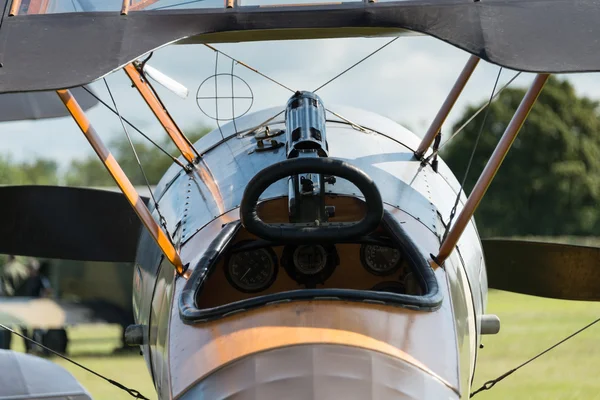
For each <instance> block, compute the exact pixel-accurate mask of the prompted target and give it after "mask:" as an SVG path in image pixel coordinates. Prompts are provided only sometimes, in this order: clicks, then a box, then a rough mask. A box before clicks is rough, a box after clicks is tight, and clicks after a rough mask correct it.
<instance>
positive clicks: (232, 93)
mask: <svg viewBox="0 0 600 400" xmlns="http://www.w3.org/2000/svg"><path fill="white" fill-rule="evenodd" d="M234 67H235V60H231V117H232V118H233V130H234V131H235V133H236V134H237V133H238V130H237V124H236V123H235V98H234V96H235V93H234V91H233V68H234ZM215 79H217V78H216V77H215Z"/></svg>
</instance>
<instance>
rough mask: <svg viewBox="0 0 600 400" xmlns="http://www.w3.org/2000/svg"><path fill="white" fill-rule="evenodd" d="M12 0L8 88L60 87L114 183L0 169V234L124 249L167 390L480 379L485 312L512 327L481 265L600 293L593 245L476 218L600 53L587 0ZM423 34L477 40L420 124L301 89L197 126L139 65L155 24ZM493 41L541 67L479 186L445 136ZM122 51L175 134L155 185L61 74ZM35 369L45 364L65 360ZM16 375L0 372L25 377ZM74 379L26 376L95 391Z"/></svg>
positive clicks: (597, 6) (304, 34)
mask: <svg viewBox="0 0 600 400" xmlns="http://www.w3.org/2000/svg"><path fill="white" fill-rule="evenodd" d="M0 10H4V14H3V15H2V20H1V25H0V93H24V92H48V91H55V92H56V93H57V96H58V98H59V99H60V100H61V101H62V103H64V106H65V109H66V110H67V111H68V113H69V114H70V115H71V116H72V117H73V120H74V122H75V123H76V124H77V125H78V126H79V128H80V129H81V131H82V133H83V134H84V136H85V137H86V139H87V140H88V141H89V143H90V145H91V146H92V148H93V149H94V151H95V152H96V153H97V155H98V157H99V158H100V160H101V161H102V162H103V163H104V165H105V167H106V169H107V171H108V172H109V173H110V174H111V176H112V177H113V178H114V180H115V182H116V184H117V185H118V186H119V188H120V189H121V191H122V193H120V194H119V193H110V194H109V193H105V192H100V191H94V190H89V189H74V188H49V187H33V188H29V189H28V191H27V193H22V192H20V194H19V195H15V194H14V193H17V191H15V190H12V192H11V189H10V188H8V189H5V188H0V192H1V193H2V194H1V195H0V202H6V203H7V204H10V205H11V208H10V209H7V208H6V207H2V212H3V219H4V220H5V221H8V222H4V223H3V224H2V226H0V252H3V253H11V254H22V255H29V256H36V257H51V258H64V259H76V260H90V261H122V262H132V261H133V262H134V263H135V268H134V277H133V283H132V284H133V308H134V314H135V324H132V325H131V326H129V327H128V329H127V332H126V340H127V342H128V344H130V345H133V346H139V347H140V349H141V351H142V354H143V356H144V358H145V361H146V364H147V367H148V370H149V372H150V374H151V375H152V379H153V382H154V385H155V388H156V392H157V395H158V397H159V398H161V399H167V398H176V399H192V398H208V399H230V398H236V399H257V398H260V399H281V398H286V399H333V398H348V399H438V398H439V399H441V398H443V399H459V398H469V397H470V395H471V392H472V388H471V384H472V378H473V374H474V371H475V365H476V360H477V352H478V348H479V345H480V343H481V335H484V334H494V333H497V332H498V331H499V320H498V319H497V318H496V317H495V316H493V315H488V314H486V301H487V290H488V287H492V288H498V289H503V290H510V291H515V292H519V293H526V294H533V295H538V296H545V297H554V298H561V299H580V300H582V299H585V300H598V290H597V288H598V284H599V283H600V275H599V272H598V270H597V269H596V268H595V267H594V266H595V265H596V263H597V256H598V252H597V250H596V249H590V248H585V247H576V246H562V245H556V244H540V243H535V242H522V241H508V240H484V241H482V240H481V239H480V237H479V235H478V233H477V228H476V225H475V221H474V219H473V214H474V212H475V210H476V209H477V206H478V204H479V203H480V202H481V201H482V199H483V197H484V194H485V192H486V190H487V188H488V187H489V185H490V183H491V182H492V180H493V178H494V175H495V174H496V172H497V171H498V169H499V168H500V166H501V164H502V161H503V159H504V157H505V155H506V154H507V152H508V151H509V149H510V147H511V144H512V143H513V141H514V140H515V138H516V136H517V134H518V132H519V129H520V127H521V126H522V124H523V122H524V121H525V119H526V117H527V115H528V113H529V111H530V110H531V108H532V106H533V104H534V103H535V100H536V98H537V97H538V95H539V93H540V92H541V90H542V89H543V87H544V84H545V83H546V81H547V79H548V78H549V76H550V74H552V73H576V72H587V71H598V70H600V43H599V42H598V41H595V40H590V37H594V32H595V30H597V29H598V28H597V21H598V20H599V19H600V3H599V2H597V1H594V0H582V1H578V2H575V3H573V2H569V1H564V0H522V1H513V0H494V1H466V0H443V1H442V0H430V1H421V0H414V1H371V0H367V1H347V2H324V3H314V2H310V3H307V2H304V1H300V2H299V4H283V3H282V2H278V1H277V0H248V1H244V0H226V1H225V2H222V1H214V0H204V1H174V0H139V1H132V0H124V1H121V0H119V1H117V0H112V1H108V0H102V1H100V0H98V1H95V0H85V1H84V0H79V1H73V2H70V1H58V0H55V1H52V0H28V1H27V0H12V1H11V0H0ZM415 34H421V35H429V36H432V37H435V38H437V39H439V40H442V41H445V42H447V43H449V44H450V45H453V46H455V47H457V48H459V49H462V50H464V51H466V52H468V53H470V54H471V56H470V58H469V59H468V61H467V63H466V65H465V66H464V68H463V70H462V72H461V73H460V74H459V76H458V78H457V80H456V82H455V84H454V86H453V88H452V90H451V91H450V93H449V94H448V96H447V98H446V100H445V101H444V103H443V104H442V106H441V108H440V109H439V111H438V113H437V115H436V117H435V119H434V120H433V122H432V123H431V125H430V127H429V128H428V130H427V132H426V133H425V134H424V135H422V137H420V136H419V135H416V134H415V133H413V132H411V131H409V130H408V129H406V128H404V127H402V126H401V125H399V124H397V123H395V122H393V121H391V120H389V119H387V118H384V117H382V116H380V115H378V114H376V113H373V112H369V111H365V110H358V109H353V108H348V107H344V106H335V107H334V106H333V105H330V103H329V102H328V99H327V98H325V97H323V98H321V97H320V96H319V95H317V93H316V92H317V91H318V89H317V90H312V91H309V90H302V89H303V88H298V90H296V89H294V90H292V91H291V93H290V96H289V97H288V98H287V100H286V101H285V102H282V104H281V105H280V106H279V107H275V108H270V109H266V110H262V111H257V112H253V113H248V114H246V115H243V116H240V117H237V118H233V119H232V121H230V122H229V123H227V124H223V125H222V126H221V125H219V127H218V129H215V130H214V131H212V132H211V133H209V134H208V135H206V136H204V137H203V138H202V139H200V140H199V141H198V142H196V143H191V141H189V140H188V139H187V137H186V136H185V134H184V132H183V130H182V129H180V128H179V124H178V123H177V122H176V121H175V120H174V119H173V118H172V115H171V114H170V113H169V112H168V111H167V109H166V108H165V105H164V103H163V102H162V101H161V99H160V96H159V95H158V94H157V91H156V90H155V89H154V88H153V86H152V83H151V81H150V80H149V79H148V75H150V74H151V73H150V72H149V71H150V69H149V67H150V66H149V65H147V62H148V55H150V54H151V53H152V51H154V50H156V49H158V48H160V47H162V46H166V45H172V44H195V45H214V44H219V43H232V42H249V41H270V40H292V39H293V40H296V39H316V38H341V37H376V36H391V37H395V38H397V37H399V38H400V40H402V39H401V37H402V36H406V35H415ZM393 40H396V39H393ZM480 60H485V61H487V62H490V63H493V64H496V65H499V66H502V67H505V68H509V69H513V70H518V71H526V72H534V73H535V74H536V75H535V78H534V80H533V82H532V84H531V87H530V88H529V89H528V91H527V93H526V94H525V96H524V98H523V99H522V102H521V104H520V105H519V107H518V108H517V109H516V110H515V114H514V117H513V119H512V120H511V122H510V124H508V126H506V129H505V132H504V134H503V136H502V138H501V139H500V141H499V143H498V145H497V147H496V149H495V150H494V152H493V154H492V156H491V157H490V159H489V161H488V163H487V165H486V167H485V168H484V170H483V172H482V174H481V176H480V177H479V179H478V181H477V183H476V185H475V186H474V189H473V190H472V192H471V193H469V194H468V196H467V195H466V194H465V193H464V191H463V190H462V186H461V183H460V181H459V180H458V179H457V178H456V177H455V176H454V175H453V174H452V172H451V171H450V169H449V168H448V166H447V165H446V164H445V163H444V162H443V160H442V159H440V158H439V157H438V151H439V139H440V135H441V127H442V124H443V123H444V121H445V120H446V118H447V116H448V113H449V112H450V110H451V109H452V107H453V105H454V104H455V102H456V100H457V98H458V97H459V95H460V93H461V91H462V89H463V88H464V86H465V84H466V83H467V81H468V80H469V77H470V76H471V74H472V73H473V71H474V70H475V68H476V67H477V64H478V63H479V61H480ZM315 62H316V60H315ZM119 70H123V71H124V72H125V74H126V75H127V76H128V77H129V79H130V80H131V84H132V85H133V87H135V89H136V90H137V91H138V92H139V94H140V97H141V98H142V99H143V100H144V101H145V102H146V103H147V105H148V106H149V107H150V109H151V110H152V112H153V113H154V115H155V117H156V118H157V119H158V120H159V121H160V123H161V125H162V126H163V127H164V130H165V132H166V134H167V135H168V136H169V137H170V138H171V139H172V140H173V142H174V144H175V145H176V147H177V149H178V150H179V152H180V153H181V155H180V156H179V157H178V158H176V159H174V160H173V165H172V166H171V167H170V168H169V169H168V170H167V171H166V172H165V174H164V176H163V178H162V179H161V181H160V182H159V184H158V185H157V186H156V188H155V190H154V191H153V193H152V195H151V197H150V199H149V200H148V203H147V204H146V203H145V202H144V201H143V200H142V199H141V197H140V195H139V193H138V192H137V191H136V190H135V188H134V187H133V185H132V184H131V183H130V181H129V179H128V178H127V176H126V175H125V174H124V172H123V170H122V169H121V167H120V166H119V164H118V163H117V161H116V160H115V158H114V157H113V155H112V154H111V152H110V151H109V150H108V148H107V147H106V146H105V145H104V144H103V142H102V141H101V139H100V137H99V136H98V134H97V132H96V131H95V129H94V128H93V126H92V125H91V123H90V121H89V120H88V119H87V117H86V114H85V112H84V111H83V109H82V107H81V106H80V105H79V103H78V100H77V96H76V95H74V94H73V92H72V90H71V89H72V88H76V87H82V86H84V85H87V84H89V83H91V82H93V81H96V80H99V79H102V78H104V77H105V76H107V75H108V74H110V73H113V72H116V71H119ZM155 76H156V75H155ZM167 85H168V84H167ZM171 86H173V85H171ZM215 99H216V100H218V96H217V95H216V94H215ZM490 101H491V100H490ZM105 105H106V106H107V107H109V108H111V107H112V108H111V109H112V111H113V112H115V113H116V114H117V115H118V116H119V118H120V119H121V120H122V121H123V119H122V116H121V115H120V113H119V111H118V108H117V106H116V103H114V102H113V103H112V106H111V104H110V102H108V104H105ZM217 108H218V107H217ZM123 126H124V127H125V126H126V124H125V122H123ZM467 156H468V155H465V157H467ZM11 193H13V197H12V198H11ZM15 196H16V197H15ZM0 204H2V203H0ZM11 215H19V216H21V218H20V219H19V224H16V223H14V219H11V218H10V216H11ZM484 255H485V257H484ZM515 276H518V279H515ZM5 354H8V356H10V357H15V356H14V355H11V354H12V353H10V352H8V353H5ZM0 359H1V357H0ZM26 361H27V362H30V363H31V364H32V365H34V364H35V363H33V362H31V360H26ZM23 362H25V361H23ZM32 368H33V367H32ZM44 368H45V369H44ZM39 370H40V371H43V372H40V375H36V378H37V379H44V377H46V378H47V379H48V380H53V382H56V381H60V380H59V379H55V378H52V376H53V374H54V373H55V374H57V375H59V374H61V373H63V371H58V370H57V371H54V372H50V371H51V369H50V368H49V367H48V366H44V367H43V368H42V367H39ZM2 379H3V377H2V376H1V375H0V382H2V381H1V380H2ZM7 379H8V378H7ZM7 379H5V380H4V384H3V385H0V391H2V390H13V391H14V392H17V391H18V390H20V388H21V387H24V386H23V385H21V383H20V382H22V381H26V380H27V379H28V377H27V376H24V377H20V378H19V379H21V380H19V379H18V378H17V377H15V376H12V377H11V379H10V380H7ZM66 381H67V380H66V379H65V386H64V387H62V388H61V387H60V385H51V386H50V385H49V386H48V387H49V389H47V393H25V395H26V394H29V395H30V396H31V397H36V396H38V397H39V396H41V395H46V396H48V397H51V396H55V397H56V396H60V395H61V393H62V395H63V396H64V395H65V393H71V394H72V395H73V396H75V394H77V393H79V394H80V395H81V396H82V398H84V397H85V396H87V394H86V393H85V390H84V389H83V388H78V387H77V385H76V384H74V383H73V382H71V381H70V380H68V382H66ZM11 383H12V385H11ZM113 383H114V382H113ZM19 385H21V386H19ZM32 387H33V386H32ZM5 388H8V389H5ZM122 388H123V387H122ZM125 389H126V388H125ZM39 390H42V389H39ZM128 392H129V394H131V395H133V396H134V397H138V398H143V396H141V395H140V394H139V393H138V392H135V391H133V390H128ZM19 394H21V393H19Z"/></svg>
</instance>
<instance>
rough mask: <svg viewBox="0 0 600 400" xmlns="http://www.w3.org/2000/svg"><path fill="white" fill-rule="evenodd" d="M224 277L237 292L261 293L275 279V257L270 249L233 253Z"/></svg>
mask: <svg viewBox="0 0 600 400" xmlns="http://www.w3.org/2000/svg"><path fill="white" fill-rule="evenodd" d="M225 276H226V277H227V280H228V281H229V283H231V285H232V286H233V287H235V288H236V289H238V290H239V291H242V292H245V293H256V292H262V291H263V290H265V289H267V288H268V287H269V286H271V284H272V283H273V281H275V278H276V277H277V257H276V256H275V253H274V252H273V250H272V249H270V248H262V249H257V250H249V251H240V252H237V253H233V254H231V256H230V257H229V259H228V260H227V262H226V269H225Z"/></svg>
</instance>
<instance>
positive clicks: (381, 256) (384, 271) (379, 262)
mask: <svg viewBox="0 0 600 400" xmlns="http://www.w3.org/2000/svg"><path fill="white" fill-rule="evenodd" d="M363 257H364V260H363V262H364V263H365V267H367V269H368V270H369V271H370V272H372V273H374V274H376V275H388V274H391V273H392V272H394V271H396V270H397V269H398V267H399V263H400V250H398V249H395V248H393V247H386V246H378V245H372V244H369V245H366V246H365V247H364V249H363Z"/></svg>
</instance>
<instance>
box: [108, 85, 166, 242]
mask: <svg viewBox="0 0 600 400" xmlns="http://www.w3.org/2000/svg"><path fill="white" fill-rule="evenodd" d="M102 79H103V80H104V84H105V85H106V90H107V91H108V95H109V96H110V99H111V101H112V103H113V106H114V107H115V111H116V112H117V115H118V116H119V121H120V122H121V126H122V127H123V131H124V132H125V136H127V141H129V145H130V146H131V150H132V151H133V155H134V156H135V160H136V162H137V164H138V167H140V171H141V172H142V176H143V177H144V181H145V182H146V186H147V187H148V192H149V193H150V197H152V201H153V202H154V207H155V208H156V212H157V213H158V215H159V218H160V222H161V225H162V226H163V228H165V231H167V232H166V233H167V237H168V238H169V240H171V236H170V235H169V233H168V230H167V221H166V220H165V218H164V217H163V215H162V214H161V212H160V209H159V208H158V202H157V201H156V198H155V197H154V193H153V192H152V188H151V187H150V182H149V181H148V177H147V176H146V172H145V171H144V167H143V166H142V163H141V161H140V158H139V157H138V153H137V150H136V149H135V146H134V145H133V141H132V140H131V136H130V135H129V131H128V130H127V126H125V122H124V121H123V118H122V117H121V113H120V112H119V108H118V107H117V102H116V101H115V98H114V97H113V94H112V91H111V90H110V86H109V85H108V81H107V80H106V78H102Z"/></svg>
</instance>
